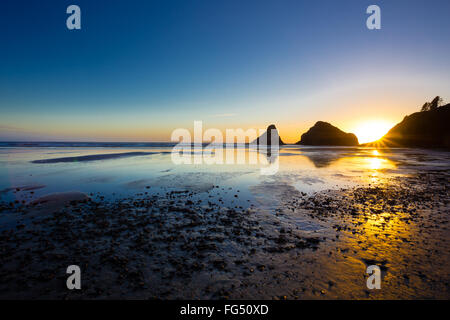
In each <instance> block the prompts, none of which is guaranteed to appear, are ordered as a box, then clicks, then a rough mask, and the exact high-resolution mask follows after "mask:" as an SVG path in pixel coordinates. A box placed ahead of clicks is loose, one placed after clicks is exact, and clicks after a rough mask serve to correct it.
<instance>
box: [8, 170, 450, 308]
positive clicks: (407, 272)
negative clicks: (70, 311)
mask: <svg viewBox="0 0 450 320" xmlns="http://www.w3.org/2000/svg"><path fill="white" fill-rule="evenodd" d="M449 180H450V173H449V172H448V170H441V171H439V170H426V171H423V172H422V173H416V174H410V175H407V176H397V177H392V178H383V179H380V180H379V181H377V183H376V184H373V185H371V184H369V185H361V186H354V187H348V188H340V189H333V190H323V191H318V192H315V193H311V194H307V193H304V192H300V191H298V190H297V189H295V188H294V187H292V186H290V185H280V186H278V187H274V186H273V192H272V194H273V196H274V197H275V198H276V205H273V201H269V202H270V203H271V204H272V206H267V205H266V204H265V202H264V197H262V198H261V199H258V198H256V201H249V202H248V205H246V206H239V205H236V206H226V205H225V204H224V200H223V199H222V197H221V196H225V193H228V194H230V195H231V196H232V197H233V198H236V199H239V198H240V197H242V193H241V190H239V189H236V188H225V187H223V186H219V185H212V187H211V188H206V189H204V190H201V189H183V188H181V189H180V190H177V191H173V190H172V191H167V192H165V193H160V194H158V195H154V194H152V193H151V192H150V190H151V188H152V186H150V185H148V186H143V185H142V186H141V187H142V192H137V193H135V194H134V195H133V196H129V197H126V198H121V199H116V200H106V199H105V197H104V196H103V195H101V194H100V193H99V194H89V195H88V194H86V195H85V197H81V196H80V195H79V194H78V197H74V198H70V197H69V199H70V201H69V202H67V201H62V202H61V201H59V202H58V201H56V203H57V205H55V202H54V200H55V196H53V197H50V200H51V201H36V202H30V203H21V202H20V201H16V202H14V201H12V202H5V201H3V202H1V204H0V215H1V219H2V220H1V222H2V227H1V232H0V260H1V261H2V264H1V265H0V279H1V281H0V298H2V299H11V298H19V299H22V298H25V299H36V298H39V299H54V298H55V299H113V298H119V299H122V298H125V299H133V298H138V299H180V298H183V299H412V298H419V299H422V298H423V299H449V298H450V286H449V280H450V274H449V268H448V265H449V262H450V243H449V241H450V231H449V229H448V228H449V225H448V220H449V219H448V216H449V212H450V211H449V209H450V206H449V200H450V197H449V190H448V185H449ZM261 187H264V186H263V185H259V186H255V187H254V188H255V190H254V192H255V193H256V192H257V189H258V188H261ZM29 192H32V191H29ZM199 193H202V197H201V198H199V197H198V194H199ZM217 195H219V196H217ZM59 198H60V197H57V196H56V199H59ZM48 199H49V198H47V200H48ZM66 199H67V197H66ZM50 204H52V205H50ZM72 264H77V265H79V266H80V267H81V270H82V290H80V291H76V290H75V291H69V290H67V288H66V285H65V284H66V279H67V275H66V273H65V271H66V268H67V266H68V265H72ZM371 264H376V265H379V266H380V267H381V270H382V277H383V280H382V284H381V285H382V289H381V290H368V289H367V287H366V279H367V274H366V273H365V269H366V266H368V265H371Z"/></svg>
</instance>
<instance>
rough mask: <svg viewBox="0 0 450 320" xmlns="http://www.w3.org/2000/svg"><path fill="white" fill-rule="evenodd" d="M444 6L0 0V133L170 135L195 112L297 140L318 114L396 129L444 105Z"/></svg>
mask: <svg viewBox="0 0 450 320" xmlns="http://www.w3.org/2000/svg"><path fill="white" fill-rule="evenodd" d="M71 4H76V5H78V6H79V7H80V8H81V30H68V29H67V27H66V19H67V17H68V16H69V14H67V13H66V8H67V7H68V6H69V5H71ZM371 4H376V5H378V6H379V7H380V8H381V29H380V30H369V29H368V28H367V27H366V19H367V17H368V16H369V15H368V14H366V8H367V7H368V6H369V5H371ZM449 15H450V1H448V0H441V1H440V0H431V1H413V0H389V1H382V0H370V1H365V0H347V1H346V0H341V1H332V0H329V1H325V0H316V1H300V0H292V1H287V0H273V1H263V0H258V1H253V0H252V1H247V0H239V1H235V0H227V1H222V0H215V1H211V0H202V1H200V0H183V1H175V0H161V1H153V0H145V1H124V0H108V1H103V0H96V1H91V0H89V1H86V0H70V1H66V0H57V1H48V0H40V1H23V0H2V1H1V2H0V39H1V47H0V114H1V116H0V140H2V141H39V140H40V141H170V135H171V133H172V131H173V130H174V129H176V128H186V129H192V128H193V123H194V121H195V120H200V121H203V127H204V128H205V129H206V128H218V129H220V130H223V131H225V129H226V128H243V129H248V128H255V129H259V128H266V127H267V126H268V125H269V124H272V123H273V124H276V126H277V128H278V129H279V131H280V135H281V137H282V138H283V140H285V141H287V142H296V141H298V140H299V139H300V135H301V134H302V133H304V132H305V131H306V130H307V129H308V128H309V127H311V126H312V125H313V124H314V123H315V122H316V121H319V120H322V121H328V122H330V123H332V124H333V125H335V126H338V127H339V128H341V129H342V130H344V131H347V132H352V130H353V131H354V130H356V128H358V127H360V126H361V124H364V123H365V122H367V121H374V120H377V121H384V122H385V123H390V124H392V125H394V124H395V123H397V122H399V121H401V120H402V119H403V117H404V116H405V115H407V114H410V113H412V112H416V111H418V110H419V109H420V107H421V106H422V105H423V103H424V102H425V101H430V100H431V99H433V98H434V97H435V96H436V95H440V96H441V97H442V98H443V99H444V101H446V102H450V73H449V71H450V59H449V58H448V53H449V52H450V41H449V40H448V39H450V19H449Z"/></svg>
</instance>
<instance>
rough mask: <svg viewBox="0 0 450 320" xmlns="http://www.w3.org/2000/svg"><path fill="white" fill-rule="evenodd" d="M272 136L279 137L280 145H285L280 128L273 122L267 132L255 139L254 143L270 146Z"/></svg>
mask: <svg viewBox="0 0 450 320" xmlns="http://www.w3.org/2000/svg"><path fill="white" fill-rule="evenodd" d="M268 132H269V134H268ZM272 138H273V139H278V145H280V146H282V145H285V143H284V142H283V140H281V138H280V135H279V134H278V130H277V128H276V127H275V125H274V124H271V125H270V126H268V127H267V130H266V132H264V133H263V134H262V135H261V136H259V137H258V138H257V139H256V140H255V141H253V142H252V144H257V145H267V146H270V145H272Z"/></svg>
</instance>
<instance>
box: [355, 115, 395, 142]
mask: <svg viewBox="0 0 450 320" xmlns="http://www.w3.org/2000/svg"><path fill="white" fill-rule="evenodd" d="M394 125H395V124H394V123H391V122H388V121H385V120H371V121H366V122H362V123H361V124H360V125H358V126H357V127H356V128H355V129H354V130H352V131H351V132H353V133H354V134H356V136H357V137H358V141H359V143H367V142H373V141H377V140H379V139H380V138H382V137H383V136H384V135H385V134H386V133H387V132H388V131H389V130H390V129H391V128H392V127H393V126H394Z"/></svg>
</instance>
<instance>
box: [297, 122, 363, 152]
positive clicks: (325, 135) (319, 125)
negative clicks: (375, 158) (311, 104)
mask: <svg viewBox="0 0 450 320" xmlns="http://www.w3.org/2000/svg"><path fill="white" fill-rule="evenodd" d="M297 144H301V145H314V146H357V145H358V144H359V143H358V138H357V137H356V136H355V135H354V134H353V133H346V132H344V131H342V130H340V129H339V128H337V127H335V126H332V125H331V124H329V123H328V122H323V121H318V122H316V124H315V125H314V126H313V127H311V128H310V129H309V130H308V131H307V132H306V133H304V134H302V137H301V139H300V141H299V142H297Z"/></svg>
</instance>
